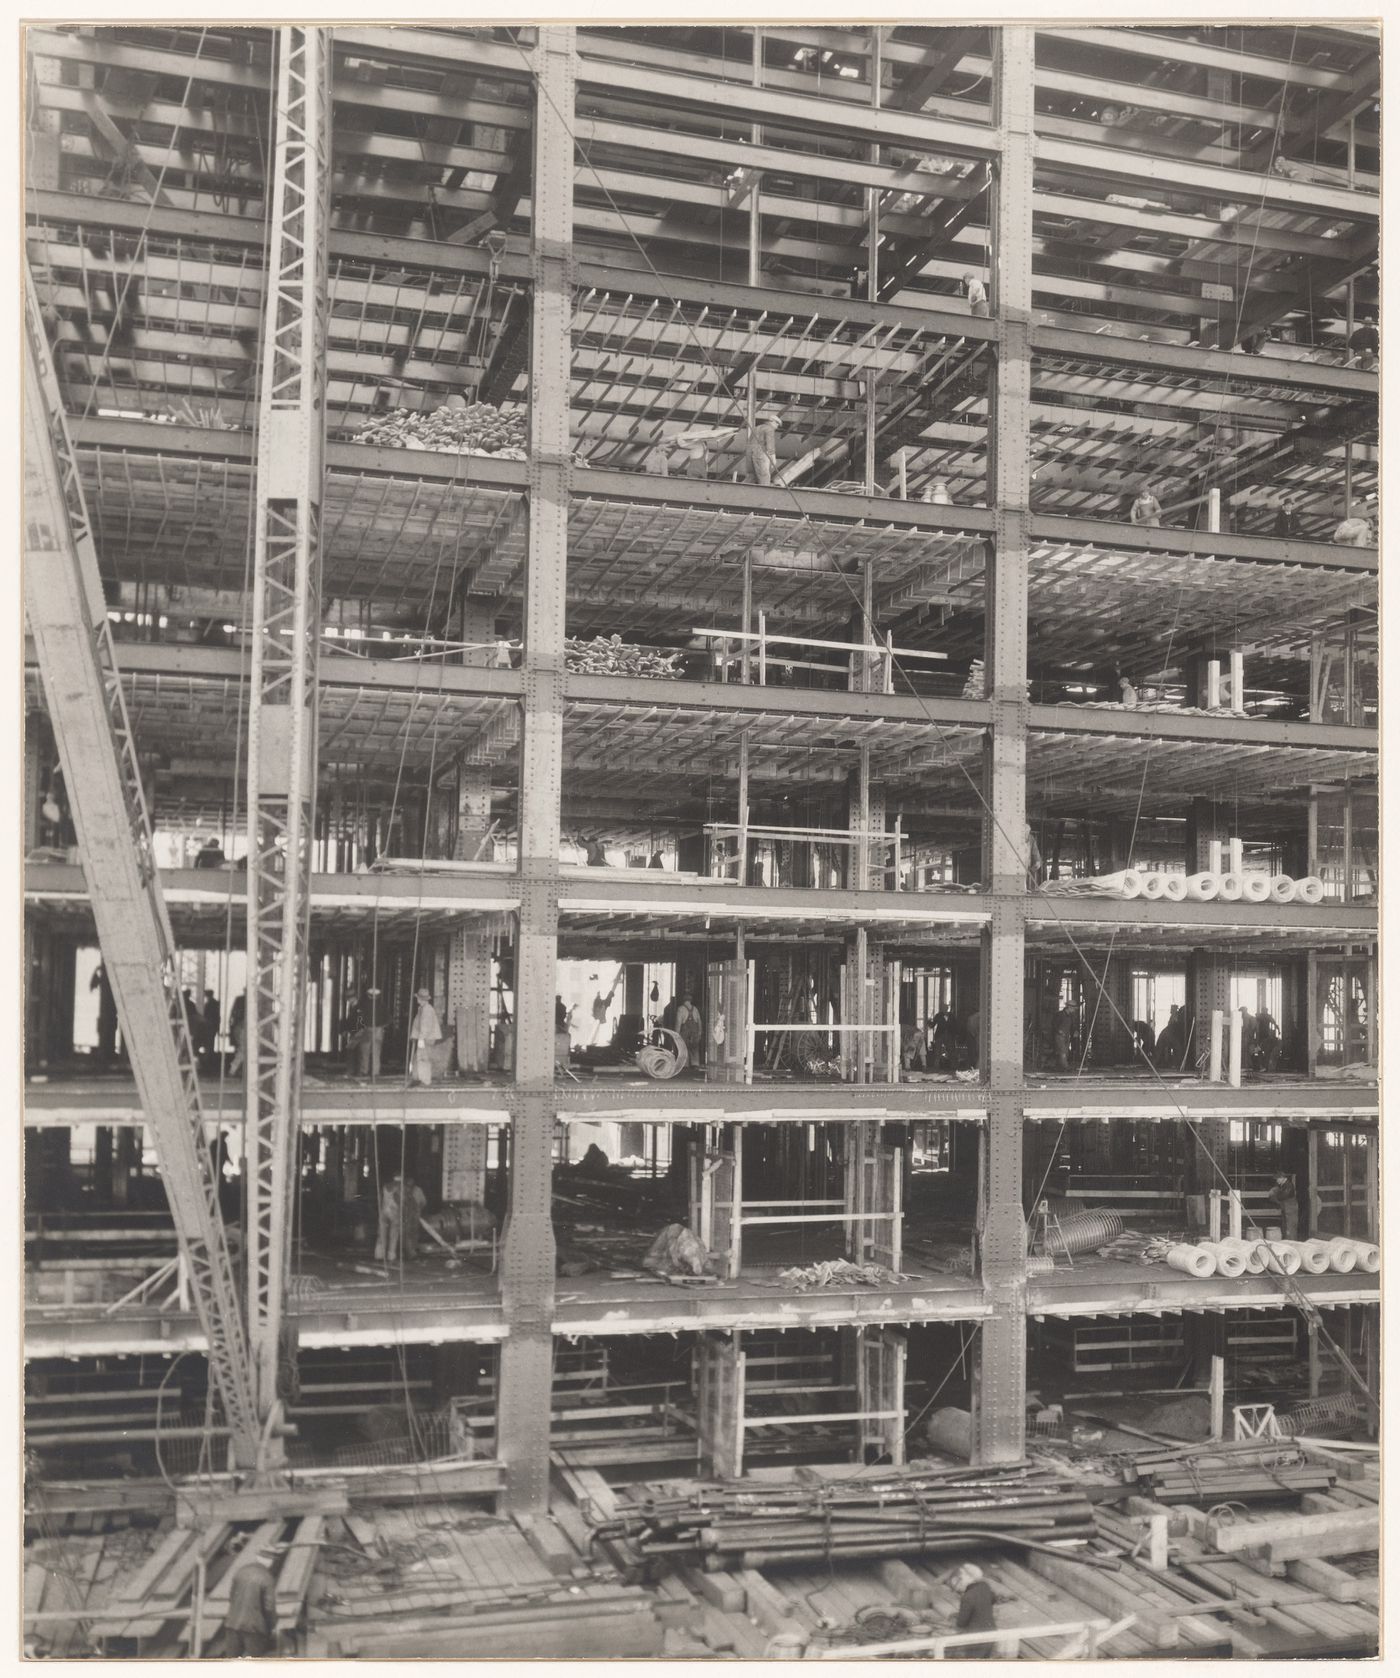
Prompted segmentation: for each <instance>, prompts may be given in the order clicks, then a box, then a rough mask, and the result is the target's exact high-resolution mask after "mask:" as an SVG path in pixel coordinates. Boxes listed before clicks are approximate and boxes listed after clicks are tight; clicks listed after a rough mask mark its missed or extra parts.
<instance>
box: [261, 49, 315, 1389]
mask: <svg viewBox="0 0 1400 1678" xmlns="http://www.w3.org/2000/svg"><path fill="white" fill-rule="evenodd" d="M330 59H331V43H330V32H329V30H325V29H280V30H278V32H277V83H276V104H275V130H274V135H273V184H272V213H271V223H270V233H269V249H268V280H267V301H266V305H265V311H264V321H263V356H262V387H261V391H260V393H259V403H258V467H257V487H256V494H257V507H256V532H255V540H256V546H255V549H254V568H253V624H252V671H251V690H252V697H251V702H250V704H249V708H248V1018H247V1038H246V1042H247V1050H246V1055H247V1092H248V1093H247V1127H246V1132H245V1136H246V1142H245V1146H246V1150H247V1159H246V1164H245V1167H244V1174H243V1175H244V1182H245V1183H246V1185H247V1206H248V1214H247V1216H248V1227H247V1240H246V1254H247V1257H246V1264H245V1271H246V1284H247V1298H248V1335H249V1340H250V1341H251V1345H252V1355H253V1371H254V1380H255V1383H256V1388H257V1395H258V1410H259V1413H260V1414H261V1415H262V1416H264V1417H270V1416H272V1414H273V1412H274V1411H275V1409H276V1407H277V1404H278V1383H277V1375H278V1365H279V1362H281V1361H282V1355H283V1353H282V1345H281V1340H282V1331H283V1314H282V1303H283V1298H284V1296H285V1292H286V1284H287V1272H288V1263H289V1258H290V1251H291V1248H290V1234H291V1222H292V1185H293V1170H294V1157H293V1144H294V1141H295V1137H296V1115H297V1108H298V1106H299V1104H300V1099H301V1059H302V1025H303V1020H304V1015H305V998H306V942H307V940H306V933H307V919H308V914H309V909H310V873H311V849H312V838H313V833H314V825H313V824H314V806H315V795H316V710H317V706H316V649H317V644H318V640H319V636H320V630H321V490H322V480H323V477H324V457H325V431H326V413H325V377H326V266H327V247H328V243H329V236H330V229H329V214H328V212H329V181H330V124H331V96H330Z"/></svg>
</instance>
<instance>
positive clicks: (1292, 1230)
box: [1269, 1172, 1298, 1241]
mask: <svg viewBox="0 0 1400 1678" xmlns="http://www.w3.org/2000/svg"><path fill="white" fill-rule="evenodd" d="M1269 1199H1270V1200H1271V1201H1273V1203H1274V1205H1275V1206H1277V1207H1278V1211H1279V1218H1280V1220H1281V1222H1282V1224H1283V1238H1284V1240H1285V1241H1296V1240H1297V1239H1298V1187H1297V1184H1296V1183H1295V1182H1294V1181H1293V1179H1292V1178H1291V1177H1289V1176H1287V1175H1286V1174H1285V1173H1284V1172H1280V1173H1279V1175H1278V1176H1277V1177H1275V1178H1274V1186H1273V1187H1272V1188H1271V1189H1270V1190H1269Z"/></svg>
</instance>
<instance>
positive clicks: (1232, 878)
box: [1220, 874, 1244, 903]
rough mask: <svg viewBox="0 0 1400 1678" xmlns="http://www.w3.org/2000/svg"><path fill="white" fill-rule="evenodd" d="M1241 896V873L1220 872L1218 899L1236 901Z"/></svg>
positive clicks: (1242, 877) (1242, 880) (1242, 894)
mask: <svg viewBox="0 0 1400 1678" xmlns="http://www.w3.org/2000/svg"><path fill="white" fill-rule="evenodd" d="M1243 896H1244V876H1243V874H1222V875H1221V876H1220V901H1221V902H1222V903H1238V902H1239V900H1240V899H1241V898H1242V897H1243Z"/></svg>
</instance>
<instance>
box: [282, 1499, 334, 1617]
mask: <svg viewBox="0 0 1400 1678" xmlns="http://www.w3.org/2000/svg"><path fill="white" fill-rule="evenodd" d="M325 1525H326V1517H325V1516H324V1515H308V1516H307V1517H306V1518H305V1520H302V1521H300V1522H298V1524H297V1527H296V1530H295V1532H293V1534H292V1537H291V1549H290V1550H289V1551H288V1552H287V1557H286V1560H285V1561H284V1562H283V1563H282V1569H281V1571H280V1572H279V1573H278V1575H277V1592H276V1597H277V1629H278V1630H279V1631H290V1630H291V1628H292V1627H293V1626H294V1625H295V1624H296V1623H297V1621H298V1620H299V1619H300V1618H301V1611H302V1608H303V1606H304V1604H305V1602H306V1592H307V1588H308V1587H309V1586H310V1584H311V1575H312V1574H313V1573H314V1572H315V1570H316V1562H317V1559H318V1557H319V1556H320V1552H321V1540H322V1538H323V1536H324V1533H325Z"/></svg>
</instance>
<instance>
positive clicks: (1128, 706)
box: [1118, 676, 1138, 711]
mask: <svg viewBox="0 0 1400 1678" xmlns="http://www.w3.org/2000/svg"><path fill="white" fill-rule="evenodd" d="M1137 702H1138V691H1137V689H1136V688H1135V687H1134V686H1133V684H1132V683H1131V682H1130V681H1129V680H1128V678H1127V677H1126V676H1120V677H1119V678H1118V703H1119V704H1120V705H1121V706H1122V707H1123V709H1124V710H1125V711H1134V710H1136V709H1137Z"/></svg>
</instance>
